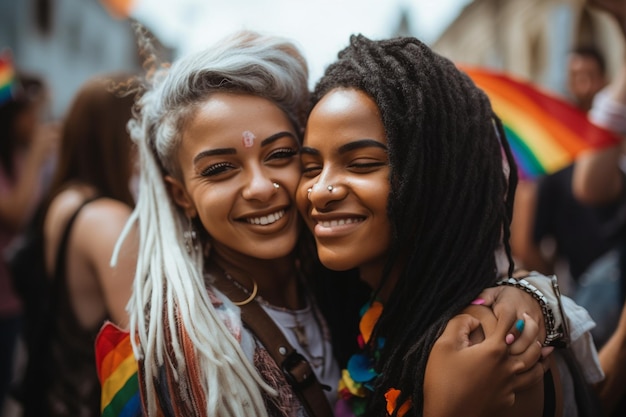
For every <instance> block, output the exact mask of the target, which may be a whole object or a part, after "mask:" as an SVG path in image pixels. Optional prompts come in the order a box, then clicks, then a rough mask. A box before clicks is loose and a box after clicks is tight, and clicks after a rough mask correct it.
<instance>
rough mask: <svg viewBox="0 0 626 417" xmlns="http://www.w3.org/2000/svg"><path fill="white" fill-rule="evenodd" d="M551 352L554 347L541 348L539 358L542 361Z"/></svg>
mask: <svg viewBox="0 0 626 417" xmlns="http://www.w3.org/2000/svg"><path fill="white" fill-rule="evenodd" d="M553 350H554V346H546V347H543V348H541V357H542V358H544V359H545V358H547V357H548V356H550V354H551V353H552V351H553Z"/></svg>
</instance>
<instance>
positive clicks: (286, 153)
mask: <svg viewBox="0 0 626 417" xmlns="http://www.w3.org/2000/svg"><path fill="white" fill-rule="evenodd" d="M297 154H298V151H297V150H296V149H293V148H280V149H276V150H275V151H273V152H272V153H271V154H269V156H268V159H288V158H291V157H292V156H295V155H297Z"/></svg>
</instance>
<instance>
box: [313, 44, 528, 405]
mask: <svg viewBox="0 0 626 417" xmlns="http://www.w3.org/2000/svg"><path fill="white" fill-rule="evenodd" d="M334 88H356V89H359V90H362V91H364V92H366V93H367V94H368V95H370V96H371V97H372V98H373V100H374V101H375V102H376V104H377V105H378V108H379V110H380V114H381V118H382V121H383V124H384V126H385V132H386V135H387V146H388V152H389V161H390V166H391V173H390V182H391V191H390V195H389V199H388V209H387V210H388V215H389V219H390V223H391V227H392V243H391V248H390V251H389V254H390V255H389V260H388V265H387V268H386V270H385V271H386V272H385V277H383V281H384V280H385V279H387V276H388V273H389V271H390V269H391V265H393V264H394V263H395V262H398V261H401V262H402V263H403V264H404V265H405V267H404V268H403V270H402V271H401V273H400V277H399V280H398V283H397V285H396V286H395V289H394V290H393V292H392V294H391V296H390V298H389V300H388V301H387V302H386V305H385V308H384V310H383V313H382V316H381V317H380V320H379V322H378V324H377V326H376V329H375V336H382V337H384V338H385V339H386V342H385V348H384V350H383V355H382V360H381V362H380V363H379V364H378V368H379V369H378V371H379V372H380V373H381V375H380V377H379V378H378V379H377V381H376V383H375V393H374V395H372V396H371V398H370V401H369V404H368V409H367V415H372V416H380V415H382V414H383V413H382V412H381V410H385V399H384V395H383V394H384V392H385V391H386V390H387V389H389V388H391V387H395V388H397V389H400V390H401V397H400V398H399V399H398V402H397V403H398V404H402V403H403V402H404V401H405V400H406V399H407V398H411V400H412V403H413V404H416V405H417V404H420V405H421V404H423V382H424V381H423V380H424V373H425V369H426V362H427V359H428V355H429V352H430V350H431V348H432V345H433V343H434V342H435V340H436V339H437V337H438V336H439V335H440V332H441V331H442V330H443V328H444V327H445V325H446V323H447V322H448V321H449V320H450V319H451V318H452V317H453V316H454V315H456V314H457V313H458V312H459V311H460V310H462V309H463V308H464V307H465V306H467V305H468V304H469V303H470V302H471V301H472V300H473V299H474V298H476V296H477V295H478V294H479V293H480V292H481V291H482V289H483V288H486V287H489V286H493V285H494V284H495V282H496V280H497V267H496V260H495V256H494V254H495V252H496V250H497V249H498V248H500V247H501V245H503V246H504V248H505V251H506V254H507V257H508V260H509V273H511V272H512V270H513V268H514V264H513V259H512V256H511V250H510V247H509V243H508V242H509V233H510V230H509V225H510V221H511V216H512V211H513V196H514V193H515V187H516V184H517V168H516V165H515V162H514V160H513V157H512V154H511V151H510V149H509V145H508V143H507V141H506V137H505V134H504V131H503V128H502V124H501V122H500V120H499V119H498V117H497V116H496V115H495V114H494V112H493V110H492V108H491V104H490V102H489V100H488V98H487V97H486V95H485V94H484V93H483V91H482V90H480V89H479V88H477V87H476V86H475V85H474V83H473V82H472V80H471V79H470V78H469V77H468V76H467V75H466V74H465V73H463V72H461V71H459V70H458V69H457V68H456V67H455V65H454V64H453V63H452V62H451V61H449V60H448V59H446V58H444V57H442V56H440V55H438V54H436V53H434V52H433V51H432V50H431V49H430V48H429V47H428V46H426V45H425V44H423V43H422V42H420V41H419V40H417V39H415V38H410V37H402V38H394V39H388V40H382V41H372V40H369V39H367V38H366V37H364V36H362V35H353V36H352V37H351V39H350V44H349V46H348V47H346V48H345V49H344V50H343V51H341V52H340V53H339V58H338V60H337V61H336V62H335V63H333V64H332V65H330V66H329V67H328V68H327V70H326V72H325V74H324V76H323V77H322V79H321V80H320V81H319V82H318V84H317V85H316V88H315V90H314V94H313V97H312V98H313V104H314V103H316V102H318V101H319V100H320V99H321V98H322V97H323V96H324V94H326V93H327V92H329V91H330V90H332V89H334ZM503 158H504V159H506V162H507V163H508V169H506V165H504V164H503ZM398 317H402V318H403V319H402V320H398ZM375 339H376V337H373V338H372V340H375ZM409 414H410V415H415V416H421V415H422V407H421V406H414V407H411V410H410V412H409Z"/></svg>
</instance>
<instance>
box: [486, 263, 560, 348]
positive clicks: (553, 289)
mask: <svg viewBox="0 0 626 417" xmlns="http://www.w3.org/2000/svg"><path fill="white" fill-rule="evenodd" d="M498 285H508V286H512V287H515V288H518V289H520V290H523V291H525V292H526V293H528V294H530V295H531V296H532V297H533V298H534V299H535V300H536V301H537V302H538V303H539V307H540V308H541V313H542V315H543V322H544V326H545V340H544V342H543V345H544V346H558V347H562V346H567V345H568V344H569V331H568V328H567V321H566V320H565V316H564V314H563V307H562V304H561V293H560V291H559V287H558V282H557V280H556V276H552V277H551V278H549V277H546V276H543V275H540V274H538V273H530V274H528V275H527V276H525V277H524V278H519V279H518V278H512V277H511V278H505V279H503V280H501V281H499V282H498Z"/></svg>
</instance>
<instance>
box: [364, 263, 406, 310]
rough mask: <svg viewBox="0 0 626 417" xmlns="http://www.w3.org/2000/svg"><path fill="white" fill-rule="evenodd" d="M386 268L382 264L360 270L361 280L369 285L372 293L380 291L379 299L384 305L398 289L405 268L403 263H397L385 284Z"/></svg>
mask: <svg viewBox="0 0 626 417" xmlns="http://www.w3.org/2000/svg"><path fill="white" fill-rule="evenodd" d="M384 267H385V266H384V264H380V265H376V266H372V265H368V266H362V267H360V268H359V276H360V278H361V280H362V281H364V282H365V283H366V284H367V285H369V286H370V288H371V289H372V291H378V294H377V296H378V299H379V300H380V301H382V302H383V304H384V303H385V302H387V300H388V299H389V297H390V296H391V293H392V292H393V290H394V288H395V287H396V284H397V283H398V278H399V277H400V272H401V271H402V267H403V266H402V263H400V262H396V263H395V264H394V266H393V267H392V268H391V271H390V272H389V274H388V277H387V279H386V280H385V282H384V284H383V276H384Z"/></svg>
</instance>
